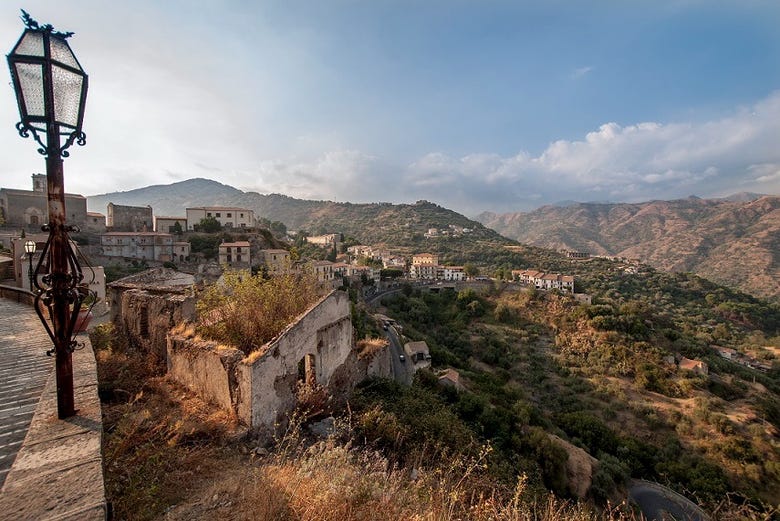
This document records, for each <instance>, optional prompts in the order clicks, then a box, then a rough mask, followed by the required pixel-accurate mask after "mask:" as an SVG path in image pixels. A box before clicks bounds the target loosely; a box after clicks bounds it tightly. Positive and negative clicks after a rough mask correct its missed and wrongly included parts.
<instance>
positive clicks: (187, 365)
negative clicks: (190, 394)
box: [168, 333, 244, 411]
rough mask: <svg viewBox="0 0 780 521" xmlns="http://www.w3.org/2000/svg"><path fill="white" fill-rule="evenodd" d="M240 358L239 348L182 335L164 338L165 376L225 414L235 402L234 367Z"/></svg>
mask: <svg viewBox="0 0 780 521" xmlns="http://www.w3.org/2000/svg"><path fill="white" fill-rule="evenodd" d="M243 358H244V353H243V352H242V351H240V350H239V349H235V348H231V347H225V346H220V345H218V344H217V343H216V342H209V341H206V340H201V339H197V338H191V337H189V336H187V335H183V334H177V333H171V334H170V335H168V374H170V375H171V376H172V377H173V378H174V379H175V380H176V381H178V382H179V383H181V384H183V385H185V386H186V387H188V388H189V389H191V390H193V391H195V392H196V393H197V394H198V395H199V396H200V397H202V398H204V399H206V400H207V401H209V402H211V403H213V404H215V405H218V406H219V407H221V408H223V409H225V410H228V411H233V410H234V407H233V404H234V403H236V400H237V397H236V396H235V393H236V391H237V389H238V385H237V383H236V381H235V377H236V366H237V365H238V364H239V362H241V360H243Z"/></svg>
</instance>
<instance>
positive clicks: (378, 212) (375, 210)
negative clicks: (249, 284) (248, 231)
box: [87, 179, 511, 247]
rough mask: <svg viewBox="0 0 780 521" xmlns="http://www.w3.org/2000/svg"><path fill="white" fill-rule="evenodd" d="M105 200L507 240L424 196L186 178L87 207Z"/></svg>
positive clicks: (391, 239) (365, 234)
mask: <svg viewBox="0 0 780 521" xmlns="http://www.w3.org/2000/svg"><path fill="white" fill-rule="evenodd" d="M109 202H113V203H115V204H126V205H134V206H146V205H151V206H152V208H153V209H154V213H155V215H184V210H185V208H187V207H191V206H219V205H230V206H241V207H244V208H249V209H251V210H254V211H255V216H256V217H257V218H265V219H269V220H271V221H281V222H283V223H284V224H285V225H286V226H287V228H288V229H289V230H305V231H306V232H308V233H309V234H310V235H316V234H320V233H329V232H330V233H332V232H341V233H343V234H344V235H345V236H351V237H355V238H356V239H358V240H359V241H361V242H363V243H365V244H374V243H379V242H387V243H390V244H393V245H394V246H400V247H403V246H409V247H413V246H416V245H417V244H419V243H422V240H423V234H424V233H425V232H427V231H428V229H429V228H448V227H449V226H450V225H453V226H457V227H460V228H469V229H470V230H471V232H469V233H470V235H468V237H469V239H470V240H471V241H479V240H489V241H496V242H500V243H509V242H511V241H507V240H506V239H505V238H503V237H501V236H500V235H498V234H497V233H495V232H494V231H493V230H490V229H488V228H485V227H484V226H483V225H482V224H480V223H478V222H476V221H472V220H471V219H468V218H467V217H464V216H463V215H461V214H459V213H457V212H454V211H452V210H448V209H446V208H443V207H441V206H438V205H436V204H433V203H430V202H428V201H418V202H417V203H415V204H390V203H370V204H353V203H336V202H332V201H307V200H302V199H295V198H293V197H288V196H286V195H280V194H269V195H263V194H258V193H256V192H242V191H241V190H238V189H236V188H233V187H231V186H228V185H224V184H221V183H218V182H216V181H210V180H208V179H189V180H187V181H181V182H178V183H173V184H170V185H155V186H148V187H145V188H139V189H137V190H130V191H127V192H114V193H110V194H104V195H94V196H89V197H88V198H87V206H88V208H89V210H90V211H100V212H104V213H105V211H106V205H107V204H108V203H109Z"/></svg>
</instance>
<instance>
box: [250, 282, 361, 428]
mask: <svg viewBox="0 0 780 521" xmlns="http://www.w3.org/2000/svg"><path fill="white" fill-rule="evenodd" d="M352 337H353V331H352V320H351V318H350V306H349V297H348V296H347V294H346V293H344V292H343V291H333V292H331V293H330V294H329V295H328V296H327V297H325V298H323V299H322V300H321V301H320V302H318V303H317V304H316V305H314V306H313V307H312V308H310V309H309V310H308V311H307V312H306V313H304V314H303V315H302V316H301V317H300V318H299V319H298V320H296V321H295V322H293V323H292V324H291V325H290V326H288V327H287V329H285V330H284V331H283V332H282V333H281V334H280V335H279V336H278V337H277V338H276V339H275V340H273V341H271V342H269V343H268V344H266V345H265V346H263V347H262V348H261V350H260V351H259V353H260V354H255V355H254V356H252V355H250V356H249V357H247V360H246V361H245V362H244V363H242V364H240V365H239V367H238V368H239V372H240V377H239V378H238V383H239V393H238V398H239V400H238V403H237V404H236V412H237V414H238V417H239V418H241V419H242V421H244V422H246V423H247V424H248V425H249V426H251V427H253V428H265V429H271V428H273V426H274V425H275V424H276V423H277V422H283V421H284V420H285V416H286V413H287V412H289V411H290V410H291V409H292V408H294V407H295V403H296V387H297V384H298V381H299V373H300V371H299V368H300V366H301V365H310V371H311V373H312V374H311V375H308V374H307V378H308V377H311V378H313V380H314V381H316V383H317V384H319V385H321V386H323V387H328V384H329V383H330V379H331V376H332V375H333V373H334V372H335V371H336V369H338V367H339V366H341V365H342V364H343V363H344V362H345V361H346V360H347V357H348V356H349V354H350V352H351V351H352V348H353V338H352ZM307 357H309V360H310V362H307V360H306V359H307ZM308 372H309V371H307V373H308Z"/></svg>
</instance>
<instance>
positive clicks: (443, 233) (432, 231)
mask: <svg viewBox="0 0 780 521" xmlns="http://www.w3.org/2000/svg"><path fill="white" fill-rule="evenodd" d="M468 233H471V228H464V227H463V226H457V225H454V224H450V225H449V226H448V227H447V228H428V231H427V232H425V234H424V235H425V238H426V239H433V238H435V237H461V236H463V235H466V234H468Z"/></svg>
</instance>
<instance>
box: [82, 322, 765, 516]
mask: <svg viewBox="0 0 780 521" xmlns="http://www.w3.org/2000/svg"><path fill="white" fill-rule="evenodd" d="M102 333H105V331H99V332H98V334H102ZM98 340H100V339H98ZM96 346H97V353H98V360H99V364H98V365H99V370H100V374H101V378H102V379H105V378H114V380H109V381H103V380H101V385H104V386H106V388H112V389H119V388H127V389H125V390H126V393H119V392H116V391H115V392H114V393H113V394H112V395H111V397H112V398H113V400H112V401H110V402H107V403H104V405H103V408H104V428H105V436H104V446H103V451H104V462H105V478H106V490H107V494H108V499H109V501H110V502H111V503H112V505H113V508H114V519H116V520H117V521H119V520H152V519H165V520H182V521H183V520H188V521H189V520H197V519H220V520H279V521H293V520H296V521H363V520H366V521H368V520H371V521H391V520H392V521H398V520H411V521H455V520H474V521H519V520H539V521H568V520H571V521H591V520H592V521H595V520H600V519H607V520H633V519H638V517H636V516H635V515H634V514H633V513H632V512H630V511H628V510H627V509H625V508H624V507H621V508H609V509H607V511H596V510H593V509H592V508H590V507H589V506H588V505H586V504H581V503H573V502H569V501H564V500H560V499H558V498H556V497H554V496H545V497H533V496H532V495H531V494H530V492H529V491H528V488H527V487H526V481H525V478H524V477H522V476H521V478H520V479H518V481H517V483H516V486H515V487H514V488H510V489H507V488H505V487H502V486H499V485H498V484H497V483H496V482H495V481H494V480H493V479H492V478H491V477H490V476H489V475H488V474H487V473H486V471H485V465H484V464H485V461H486V458H487V457H488V455H489V451H490V449H489V448H485V449H483V451H482V452H481V453H480V454H477V455H476V456H473V457H466V456H460V457H450V458H446V459H442V460H441V461H440V464H439V465H437V466H436V467H434V468H425V467H420V466H417V467H416V468H399V467H396V466H394V465H392V464H391V463H390V462H389V460H388V459H387V458H386V457H384V456H383V455H382V454H380V453H378V452H376V451H373V450H370V449H367V448H365V447H360V446H355V445H353V443H354V441H353V439H354V436H353V434H354V433H353V431H352V428H351V420H352V419H349V418H348V419H347V420H340V421H337V422H336V432H335V433H334V434H333V435H332V436H331V437H329V438H327V439H325V440H316V439H312V438H310V437H308V436H309V435H308V431H307V429H306V428H305V427H304V426H303V425H302V422H303V421H304V419H305V418H306V417H307V416H308V415H307V414H306V413H305V411H299V412H298V414H297V415H295V416H294V417H293V419H292V420H291V422H290V424H289V426H288V428H287V431H286V432H285V433H284V435H283V436H281V437H280V438H279V439H277V440H275V443H274V445H273V447H272V448H271V450H270V452H265V451H263V450H255V449H256V447H255V443H252V442H251V440H249V439H248V438H246V437H245V436H241V434H242V431H241V430H240V428H239V426H238V425H237V424H236V423H235V419H234V418H233V417H231V415H230V414H228V413H226V412H224V411H220V410H218V409H216V408H214V407H211V406H209V405H208V404H206V403H204V402H202V401H201V400H199V399H198V398H197V397H195V396H194V395H192V394H191V393H189V392H187V391H186V390H183V389H181V388H179V387H178V386H176V385H175V384H174V383H173V382H171V381H169V380H168V379H166V378H164V377H161V376H159V366H158V365H156V364H155V361H154V360H153V359H151V360H150V359H149V357H147V356H145V355H143V354H142V353H139V352H135V351H132V350H128V349H127V348H126V346H123V345H122V344H121V343H120V342H113V343H111V342H100V343H99V344H97V343H96ZM133 382H134V384H133ZM307 392H308V394H307V395H306V396H305V398H306V400H305V401H307V403H309V405H310V406H311V405H312V404H315V403H318V400H322V396H321V394H322V393H321V390H318V389H316V388H314V389H310V390H309V391H307ZM125 397H127V398H126V399H122V398H125ZM355 420H357V421H355V423H359V419H355ZM742 514H744V512H740V511H739V510H738V509H736V508H735V507H734V506H733V504H731V503H725V504H724V505H722V507H721V508H720V510H719V512H718V516H717V519H724V520H732V519H751V517H746V516H745V515H742ZM740 516H741V517H740ZM752 519H760V517H753V518H752Z"/></svg>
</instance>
